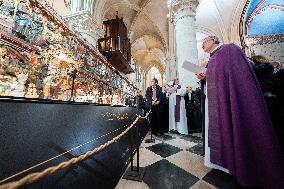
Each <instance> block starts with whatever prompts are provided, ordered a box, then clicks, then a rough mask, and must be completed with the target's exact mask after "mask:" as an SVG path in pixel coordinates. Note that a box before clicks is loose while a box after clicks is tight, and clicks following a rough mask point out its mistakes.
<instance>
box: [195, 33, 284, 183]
mask: <svg viewBox="0 0 284 189" xmlns="http://www.w3.org/2000/svg"><path fill="white" fill-rule="evenodd" d="M202 48H203V50H204V51H205V52H207V53H210V59H209V62H208V64H207V69H205V70H203V71H201V72H199V73H198V74H197V77H198V78H199V79H201V80H204V79H206V85H207V96H206V101H205V107H206V108H205V165H206V166H208V167H211V168H213V169H219V170H222V171H224V172H227V173H229V174H231V175H233V176H235V177H236V179H237V181H238V182H239V183H240V184H241V185H243V186H245V187H260V188H284V166H283V163H284V158H283V154H282V152H281V150H280V146H279V142H278V141H277V138H276V134H275V131H274V130H273V127H272V124H271V121H270V117H269V114H268V111H267V108H266V105H265V102H264V98H263V96H262V92H261V89H260V86H259V83H258V81H257V79H256V76H255V74H254V72H253V70H252V67H251V65H250V63H249V61H248V59H247V57H246V55H245V54H244V53H243V51H242V50H241V49H240V48H239V47H238V46H236V45H234V44H226V45H220V44H219V40H218V38H217V37H215V36H209V37H207V38H205V39H204V40H203V45H202Z"/></svg>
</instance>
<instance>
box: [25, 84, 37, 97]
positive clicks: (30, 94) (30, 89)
mask: <svg viewBox="0 0 284 189" xmlns="http://www.w3.org/2000/svg"><path fill="white" fill-rule="evenodd" d="M25 97H26V98H38V94H37V90H36V86H35V84H34V83H30V84H29V87H28V91H27V93H26V95H25Z"/></svg>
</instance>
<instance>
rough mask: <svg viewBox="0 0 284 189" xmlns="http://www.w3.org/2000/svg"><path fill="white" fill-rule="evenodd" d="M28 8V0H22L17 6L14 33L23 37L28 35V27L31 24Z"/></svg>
mask: <svg viewBox="0 0 284 189" xmlns="http://www.w3.org/2000/svg"><path fill="white" fill-rule="evenodd" d="M28 9H29V8H28V5H27V0H21V1H20V3H19V4H18V6H17V12H16V17H15V23H14V27H13V33H14V34H15V35H16V36H17V37H19V38H22V39H25V38H26V37H27V29H28V28H29V25H30V17H31V16H30V15H29V12H28Z"/></svg>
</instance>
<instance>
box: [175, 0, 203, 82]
mask: <svg viewBox="0 0 284 189" xmlns="http://www.w3.org/2000/svg"><path fill="white" fill-rule="evenodd" d="M197 5H198V0H174V1H173V3H172V11H173V13H174V15H173V16H174V24H175V39H176V40H175V41H176V57H177V60H176V62H177V66H176V67H177V72H178V77H179V80H180V83H181V84H183V85H186V86H187V85H192V86H193V87H196V86H197V78H196V76H195V75H194V74H193V73H191V72H189V71H187V70H185V69H183V68H182V64H183V62H184V61H185V60H187V61H189V62H191V63H194V64H198V50H197V41H196V25H195V20H196V19H195V16H196V8H197Z"/></svg>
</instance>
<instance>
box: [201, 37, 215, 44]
mask: <svg viewBox="0 0 284 189" xmlns="http://www.w3.org/2000/svg"><path fill="white" fill-rule="evenodd" d="M210 40H213V39H211V38H209V39H205V40H204V41H202V43H206V42H208V41H210Z"/></svg>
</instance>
